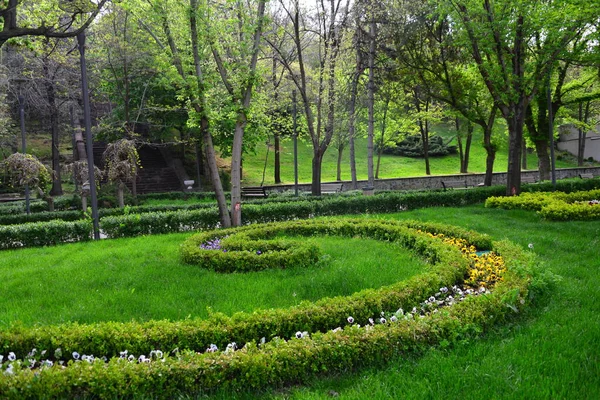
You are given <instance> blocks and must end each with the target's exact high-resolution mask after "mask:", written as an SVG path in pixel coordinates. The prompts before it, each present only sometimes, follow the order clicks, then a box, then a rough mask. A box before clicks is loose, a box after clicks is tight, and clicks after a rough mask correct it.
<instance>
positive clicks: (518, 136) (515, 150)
mask: <svg viewBox="0 0 600 400" xmlns="http://www.w3.org/2000/svg"><path fill="white" fill-rule="evenodd" d="M522 101H523V100H522ZM522 101H521V102H522ZM521 102H518V103H517V104H513V105H510V107H508V108H509V109H510V113H508V114H507V113H503V114H504V115H505V119H506V122H507V125H508V167H507V174H506V178H507V179H506V195H507V196H515V195H518V194H519V193H520V192H521V148H522V147H521V142H522V141H523V125H524V108H525V107H523V106H522V104H521Z"/></svg>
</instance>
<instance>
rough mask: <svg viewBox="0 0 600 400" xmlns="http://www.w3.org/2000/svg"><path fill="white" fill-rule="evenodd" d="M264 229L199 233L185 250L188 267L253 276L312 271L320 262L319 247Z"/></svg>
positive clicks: (187, 242)
mask: <svg viewBox="0 0 600 400" xmlns="http://www.w3.org/2000/svg"><path fill="white" fill-rule="evenodd" d="M263 232H264V230H263V229H262V227H260V226H255V227H253V229H245V230H244V229H241V230H240V229H220V230H213V231H208V232H203V233H199V234H197V235H194V236H192V237H190V238H189V239H187V240H186V241H185V243H184V244H183V245H182V247H181V258H182V260H183V261H184V262H186V263H188V264H195V265H198V266H200V267H202V268H206V269H210V270H213V271H216V272H249V271H261V270H264V269H271V268H293V267H310V266H314V264H315V263H316V262H317V261H318V260H319V255H320V250H319V247H318V246H317V245H316V244H314V243H312V242H310V241H303V242H300V241H297V240H282V239H276V240H275V239H273V238H272V237H267V236H266V235H265V236H263V237H261V236H262V235H261V233H263ZM266 238H269V239H272V240H261V239H266Z"/></svg>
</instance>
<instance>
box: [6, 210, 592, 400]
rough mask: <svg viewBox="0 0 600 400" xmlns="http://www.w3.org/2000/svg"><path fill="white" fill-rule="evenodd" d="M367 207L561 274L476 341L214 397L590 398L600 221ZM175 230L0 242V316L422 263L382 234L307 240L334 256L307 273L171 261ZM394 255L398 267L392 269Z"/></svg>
mask: <svg viewBox="0 0 600 400" xmlns="http://www.w3.org/2000/svg"><path fill="white" fill-rule="evenodd" d="M365 218H393V219H405V218H411V219H423V220H428V221H436V222H443V223H448V224H452V225H457V226H463V227H466V228H469V229H473V230H476V231H478V232H482V233H488V234H490V235H491V236H492V237H493V238H494V239H496V240H501V239H504V238H508V239H509V240H511V241H513V242H516V243H518V244H519V245H521V246H522V247H524V248H527V247H528V245H529V244H532V245H533V249H532V250H530V251H534V252H536V253H537V254H538V255H539V257H540V259H541V261H542V262H543V263H544V266H545V268H547V269H548V271H551V272H553V273H554V274H558V275H560V276H561V280H560V281H558V282H557V283H556V284H555V285H554V286H553V287H551V288H549V290H548V291H547V294H546V295H545V296H542V297H540V298H537V299H535V303H534V306H533V307H532V308H531V309H530V310H529V311H528V312H527V313H524V314H519V315H515V316H514V318H513V319H511V320H510V321H507V322H506V323H504V324H502V325H498V326H497V327H496V328H494V329H492V330H491V331H489V332H485V333H484V335H483V336H482V337H481V338H477V339H470V340H468V341H466V342H462V343H458V344H456V345H454V346H453V347H451V348H432V349H427V350H425V351H424V353H423V354H422V355H420V356H412V357H410V358H406V359H405V358H402V359H394V360H388V362H387V363H386V364H383V365H380V366H368V367H366V368H362V369H359V370H356V371H348V372H347V373H345V374H342V375H334V376H322V377H319V378H315V379H312V380H311V381H309V382H308V384H306V385H303V386H296V387H288V388H278V389H274V390H270V391H267V392H263V393H241V394H239V393H238V394H234V393H217V394H215V395H214V396H212V398H217V399H232V398H248V399H251V398H273V399H329V398H332V397H333V396H335V397H336V398H342V399H398V398H403V399H405V398H408V399H442V398H448V399H459V398H460V399H462V398H467V399H471V398H473V399H486V398H503V399H504V398H506V399H549V398H553V399H554V398H560V399H562V398H565V399H596V398H600V302H599V300H600V257H599V256H598V254H599V253H598V248H600V223H599V222H547V221H542V220H541V219H540V218H539V217H538V216H537V215H536V214H535V213H533V212H526V211H521V210H510V211H507V210H499V209H485V208H483V207H482V206H472V207H463V208H432V209H421V210H415V211H410V212H402V213H398V214H387V215H368V216H365ZM186 236H187V235H185V234H177V235H165V236H155V237H142V238H135V239H125V240H114V241H103V242H101V243H85V244H73V245H66V246H60V247H55V248H44V249H29V250H19V251H8V252H2V253H1V256H2V260H1V261H0V265H1V267H0V281H1V282H2V283H3V285H2V296H0V297H1V298H0V324H1V325H2V326H6V325H8V324H10V323H11V322H14V321H15V320H22V321H23V323H24V324H26V325H32V324H35V323H40V324H47V323H57V322H61V321H65V320H71V319H76V320H80V321H83V322H87V321H99V320H106V319H114V320H129V319H131V318H136V319H140V320H145V319H148V318H172V319H178V318H185V317H187V316H188V315H191V316H204V315H206V312H205V308H206V306H207V305H210V306H212V307H213V309H214V310H215V311H222V312H225V313H232V312H235V311H239V310H247V311H249V310H252V309H255V308H257V307H287V306H289V305H292V304H295V302H297V301H299V300H300V299H309V300H313V299H316V298H321V297H324V296H328V295H333V294H347V293H351V292H353V291H356V290H358V289H359V288H362V287H372V286H381V285H384V284H386V283H387V282H390V281H391V280H399V279H404V278H405V277H407V276H409V275H410V274H412V273H418V271H419V270H420V268H421V267H422V265H421V264H420V263H419V262H415V261H414V260H411V257H409V256H408V255H406V253H402V252H400V253H399V252H397V251H395V249H394V248H392V247H391V246H390V245H387V244H385V243H374V242H369V243H366V241H362V240H359V239H352V240H348V239H341V238H332V239H327V240H322V239H321V238H316V240H318V241H319V242H320V243H323V244H324V251H325V252H326V253H327V254H329V255H330V257H331V259H330V261H329V262H327V263H325V264H324V265H321V266H318V267H317V268H316V269H315V270H289V271H266V272H261V273H257V274H251V275H249V274H236V275H229V276H225V275H217V274H213V273H210V272H205V271H199V270H197V269H195V268H194V267H190V266H186V265H182V264H180V263H179V262H178V261H177V258H176V254H177V246H178V245H179V243H180V242H181V240H183V238H184V237H186ZM365 249H366V250H365ZM394 257H399V258H394ZM336 261H338V263H336ZM363 261H364V263H363ZM398 265H402V266H403V268H402V271H409V272H408V273H404V272H402V273H399V269H398V268H397V266H398ZM250 276H251V278H250ZM294 293H295V294H296V296H294Z"/></svg>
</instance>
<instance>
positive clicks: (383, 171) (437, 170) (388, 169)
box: [243, 127, 575, 186]
mask: <svg viewBox="0 0 600 400" xmlns="http://www.w3.org/2000/svg"><path fill="white" fill-rule="evenodd" d="M436 131H437V134H439V135H441V136H443V137H445V138H449V137H452V136H453V133H452V132H451V131H447V130H444V128H442V127H438V128H437V129H436ZM453 144H456V140H455V141H454V142H453ZM505 147H506V146H504V147H501V148H500V149H499V151H498V154H497V156H496V162H495V164H494V165H495V167H494V171H496V172H500V171H506V167H507V157H508V154H507V150H506V148H505ZM266 151H267V147H266V145H265V144H264V143H262V142H261V143H260V144H259V145H257V147H256V153H255V154H247V155H246V156H245V157H244V167H243V168H244V181H243V184H244V185H247V186H251V185H259V184H260V183H261V181H262V175H263V168H264V163H265V156H266ZM293 151H294V146H293V142H292V140H291V139H286V140H283V141H282V145H281V179H282V180H283V183H294V153H293ZM485 158H486V153H485V150H484V148H483V146H482V136H481V133H480V131H479V130H476V131H475V134H474V138H473V143H472V146H471V156H470V158H469V160H470V162H469V172H485ZM356 159H357V165H356V169H357V174H358V179H367V140H366V138H359V139H358V140H357V143H356ZM298 160H299V162H298V164H299V165H298V176H299V181H300V182H310V180H311V160H312V145H311V144H310V142H309V141H299V142H298ZM273 163H274V153H273V149H270V151H269V158H268V164H267V171H266V174H265V182H264V184H265V185H269V184H273V183H274V180H273V179H274V178H273ZM375 163H376V160H375ZM527 165H528V167H529V168H531V169H536V168H537V156H536V155H535V154H530V155H528V158H527ZM556 166H557V168H566V167H574V166H575V165H573V164H572V163H569V162H565V161H560V160H558V161H557V163H556ZM459 170H460V169H459V156H458V154H456V155H452V156H446V157H436V158H431V173H432V174H433V175H441V174H456V173H458V172H459ZM336 171H337V150H336V149H334V148H332V147H330V148H329V149H328V150H327V152H326V153H325V156H324V159H323V168H322V174H323V176H322V181H324V182H326V181H335V179H336ZM422 175H425V161H424V160H423V159H421V158H408V157H399V156H389V155H383V156H382V158H381V166H380V173H379V177H380V178H396V177H407V176H422ZM350 179H351V177H350V161H349V151H348V149H346V150H344V153H343V161H342V180H350Z"/></svg>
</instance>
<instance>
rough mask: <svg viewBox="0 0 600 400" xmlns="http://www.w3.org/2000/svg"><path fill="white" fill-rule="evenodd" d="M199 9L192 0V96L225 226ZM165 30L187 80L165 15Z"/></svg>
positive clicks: (227, 218)
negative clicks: (207, 105) (207, 101)
mask: <svg viewBox="0 0 600 400" xmlns="http://www.w3.org/2000/svg"><path fill="white" fill-rule="evenodd" d="M197 11H198V0H190V32H191V35H190V36H191V41H192V54H193V57H194V68H195V77H196V85H197V92H196V93H197V94H196V96H194V97H193V98H192V100H193V102H194V108H195V110H196V112H197V113H198V114H199V115H200V131H201V132H202V141H203V142H204V149H205V151H206V164H207V167H208V170H209V175H210V180H211V182H212V184H213V187H214V189H215V196H216V198H217V206H218V207H219V216H220V218H221V225H222V226H223V227H229V226H231V216H230V215H229V211H228V210H227V200H226V199H225V193H224V191H223V184H222V183H221V177H220V176H219V167H218V166H217V156H216V154H215V147H214V145H213V141H212V135H211V134H210V130H209V122H208V117H207V115H206V110H205V107H204V95H205V87H204V76H203V74H202V67H201V60H200V54H199V51H198V25H197V19H196V13H197ZM162 23H163V31H164V32H165V35H166V36H167V39H168V43H169V48H170V49H171V54H172V57H173V59H172V62H173V64H174V65H175V67H176V69H177V71H178V73H179V75H180V76H181V78H182V79H183V81H184V82H185V81H186V74H185V72H184V70H183V66H182V63H181V58H180V57H179V51H178V49H177V47H176V46H175V41H174V40H173V36H172V35H171V31H170V27H169V22H168V20H167V18H166V17H163V21H162ZM189 89H190V92H192V93H194V90H192V88H191V87H190V88H189Z"/></svg>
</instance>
